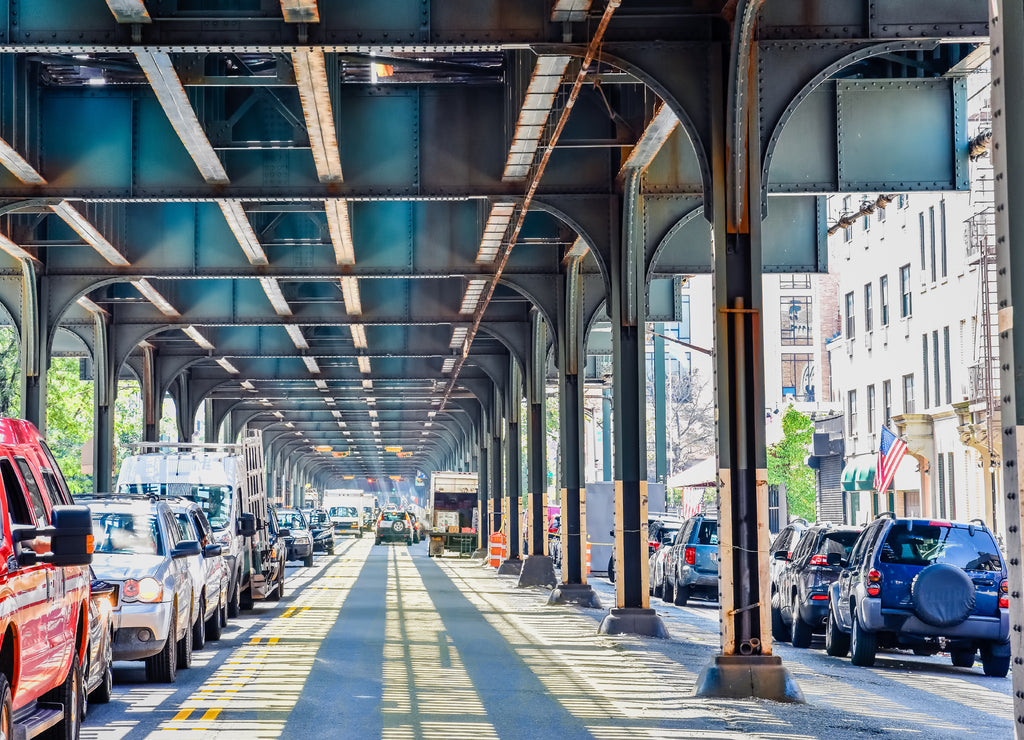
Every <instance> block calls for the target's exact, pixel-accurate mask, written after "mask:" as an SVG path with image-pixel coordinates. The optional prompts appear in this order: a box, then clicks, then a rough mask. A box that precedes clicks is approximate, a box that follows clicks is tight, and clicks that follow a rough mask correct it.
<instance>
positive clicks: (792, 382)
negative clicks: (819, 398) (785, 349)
mask: <svg viewBox="0 0 1024 740" xmlns="http://www.w3.org/2000/svg"><path fill="white" fill-rule="evenodd" d="M787 396H790V397H792V398H793V399H794V400H796V401H814V400H815V393H814V355H812V354H784V355H782V397H783V398H786V397H787Z"/></svg>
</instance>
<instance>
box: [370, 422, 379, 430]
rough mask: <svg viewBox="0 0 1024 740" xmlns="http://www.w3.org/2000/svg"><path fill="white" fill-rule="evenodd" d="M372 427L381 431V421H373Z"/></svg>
mask: <svg viewBox="0 0 1024 740" xmlns="http://www.w3.org/2000/svg"><path fill="white" fill-rule="evenodd" d="M370 426H371V427H373V428H374V429H380V422H379V421H371V422H370Z"/></svg>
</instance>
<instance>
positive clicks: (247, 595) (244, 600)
mask: <svg viewBox="0 0 1024 740" xmlns="http://www.w3.org/2000/svg"><path fill="white" fill-rule="evenodd" d="M255 605H256V604H255V601H254V600H253V598H252V586H247V587H246V588H243V589H242V590H241V592H239V594H238V607H239V609H244V610H246V611H248V610H249V609H252V608H253V607H254V606H255Z"/></svg>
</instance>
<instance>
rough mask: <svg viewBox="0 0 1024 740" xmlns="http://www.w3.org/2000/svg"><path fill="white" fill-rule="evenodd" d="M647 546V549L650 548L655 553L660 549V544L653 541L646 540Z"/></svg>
mask: <svg viewBox="0 0 1024 740" xmlns="http://www.w3.org/2000/svg"><path fill="white" fill-rule="evenodd" d="M647 546H648V547H649V548H651V549H652V550H654V551H655V552H657V551H658V548H659V547H661V543H660V542H655V541H654V540H647Z"/></svg>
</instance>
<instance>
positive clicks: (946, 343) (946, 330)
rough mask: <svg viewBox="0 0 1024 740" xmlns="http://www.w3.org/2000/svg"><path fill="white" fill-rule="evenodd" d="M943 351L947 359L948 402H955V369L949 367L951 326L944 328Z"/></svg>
mask: <svg viewBox="0 0 1024 740" xmlns="http://www.w3.org/2000/svg"><path fill="white" fill-rule="evenodd" d="M942 352H943V355H944V357H945V360H946V365H945V367H946V403H953V371H952V370H951V369H950V367H949V327H948V326H945V327H943V328H942Z"/></svg>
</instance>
